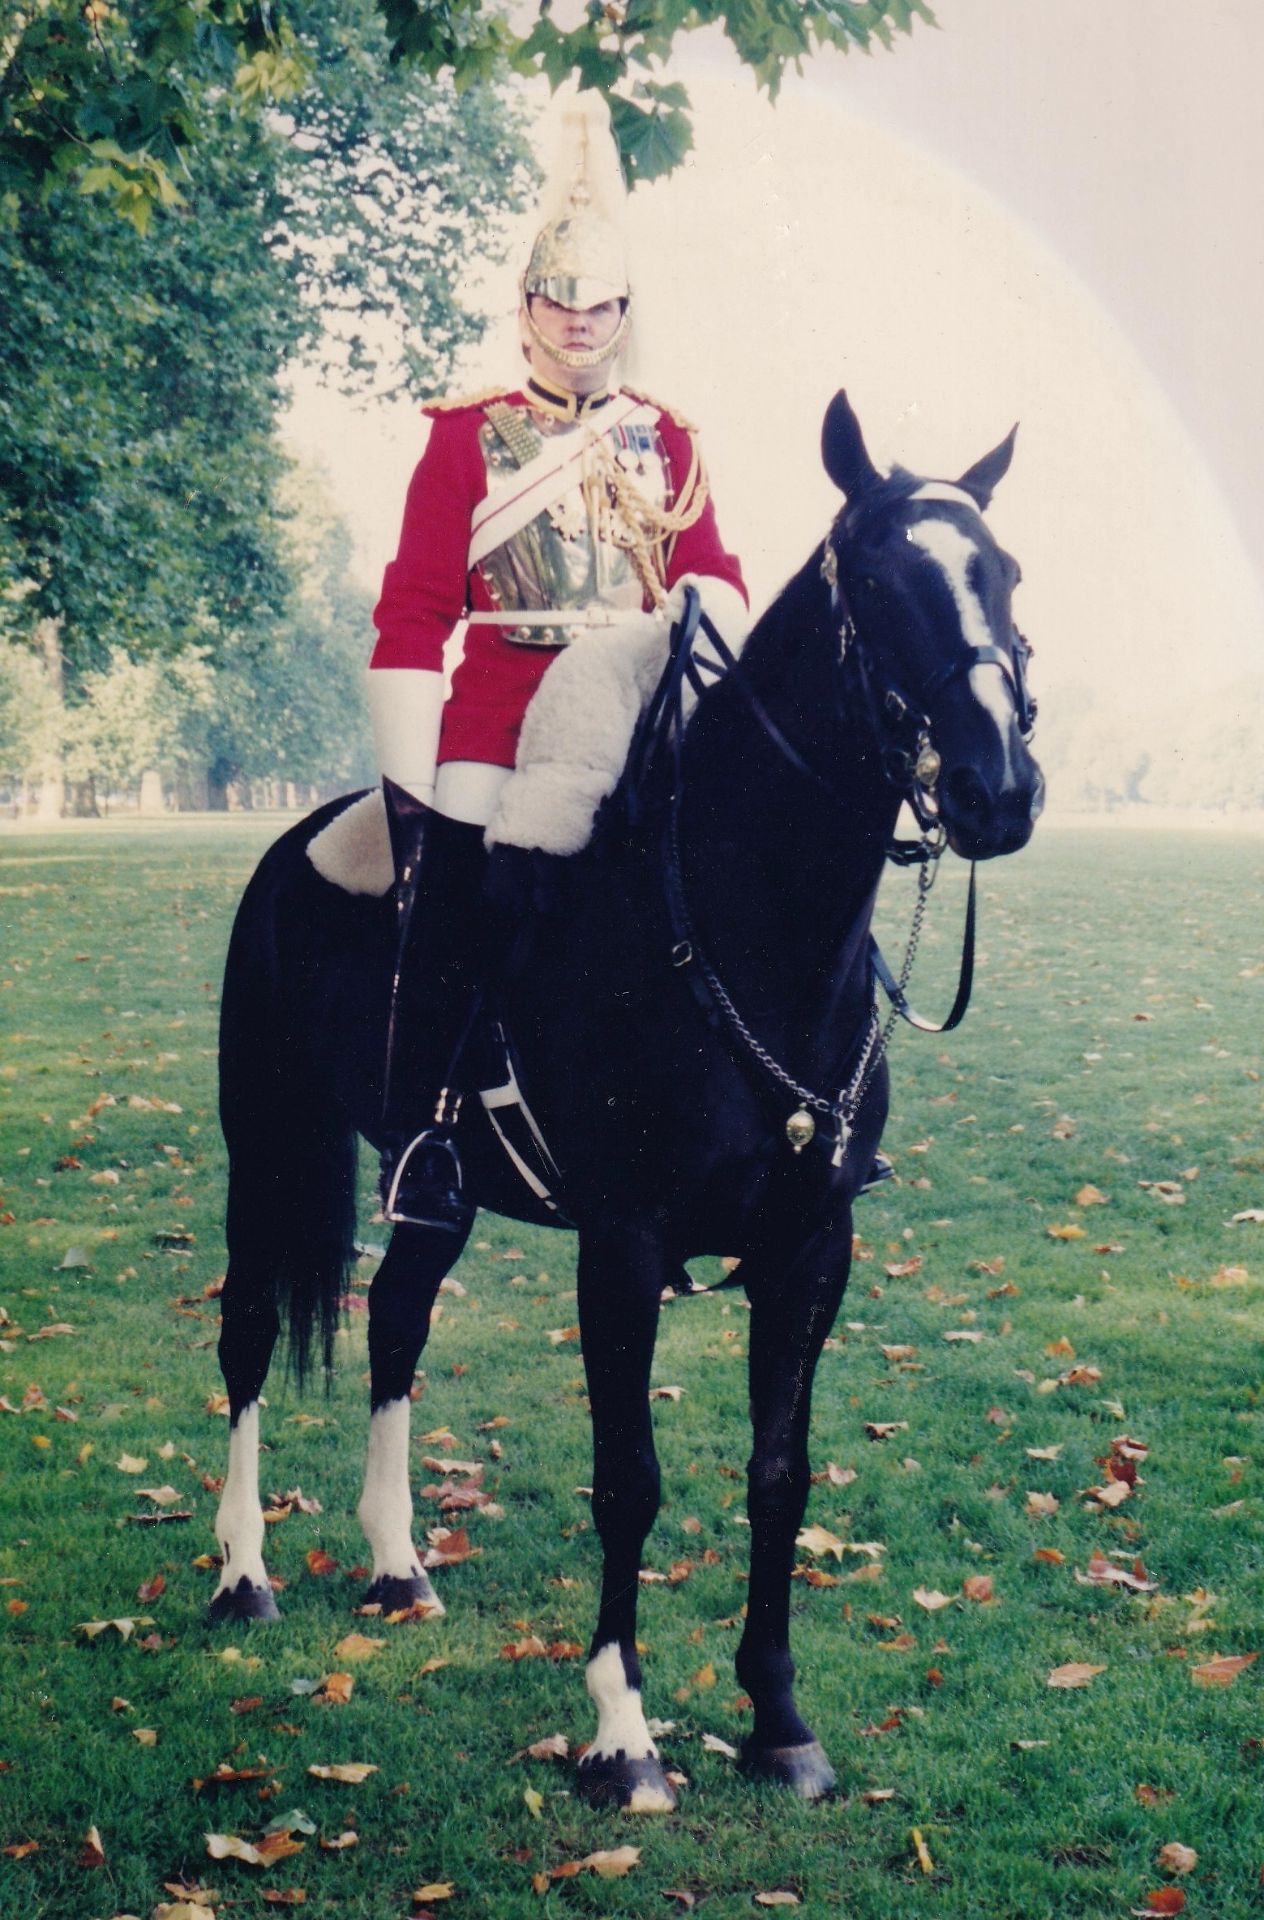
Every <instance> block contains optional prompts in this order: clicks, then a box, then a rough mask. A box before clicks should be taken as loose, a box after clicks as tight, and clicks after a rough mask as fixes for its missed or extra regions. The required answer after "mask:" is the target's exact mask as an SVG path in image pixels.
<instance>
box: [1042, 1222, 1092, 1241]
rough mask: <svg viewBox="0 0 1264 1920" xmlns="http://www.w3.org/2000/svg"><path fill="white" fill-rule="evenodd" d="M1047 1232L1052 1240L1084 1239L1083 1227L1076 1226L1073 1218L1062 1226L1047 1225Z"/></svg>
mask: <svg viewBox="0 0 1264 1920" xmlns="http://www.w3.org/2000/svg"><path fill="white" fill-rule="evenodd" d="M1045 1232H1046V1233H1047V1234H1048V1236H1049V1238H1050V1239H1051V1240H1082V1239H1083V1238H1084V1229H1083V1227H1078V1226H1076V1224H1075V1222H1074V1221H1073V1220H1069V1221H1067V1222H1066V1223H1065V1224H1064V1225H1061V1226H1049V1227H1046V1228H1045Z"/></svg>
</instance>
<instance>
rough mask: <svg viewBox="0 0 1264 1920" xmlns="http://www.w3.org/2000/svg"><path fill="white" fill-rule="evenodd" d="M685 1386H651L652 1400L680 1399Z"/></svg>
mask: <svg viewBox="0 0 1264 1920" xmlns="http://www.w3.org/2000/svg"><path fill="white" fill-rule="evenodd" d="M684 1391H685V1390H684V1388H683V1387H651V1388H650V1399H651V1400H679V1399H680V1397H681V1395H682V1394H683V1393H684Z"/></svg>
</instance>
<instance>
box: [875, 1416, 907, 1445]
mask: <svg viewBox="0 0 1264 1920" xmlns="http://www.w3.org/2000/svg"><path fill="white" fill-rule="evenodd" d="M907 1431H908V1421H907V1420H866V1421H865V1433H866V1435H867V1436H868V1438H869V1439H870V1440H889V1439H891V1437H892V1435H893V1434H897V1433H907Z"/></svg>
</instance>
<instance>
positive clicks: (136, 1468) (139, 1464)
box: [114, 1453, 149, 1473]
mask: <svg viewBox="0 0 1264 1920" xmlns="http://www.w3.org/2000/svg"><path fill="white" fill-rule="evenodd" d="M114 1464H115V1466H116V1467H117V1468H118V1470H119V1472H120V1473H144V1471H145V1468H146V1467H147V1466H148V1465H149V1462H148V1460H145V1459H142V1458H139V1457H138V1456H137V1455H136V1454H134V1453H121V1454H120V1455H119V1457H118V1459H117V1460H116V1461H115V1462H114Z"/></svg>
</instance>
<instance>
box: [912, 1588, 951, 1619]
mask: <svg viewBox="0 0 1264 1920" xmlns="http://www.w3.org/2000/svg"><path fill="white" fill-rule="evenodd" d="M913 1598H914V1600H915V1601H916V1602H917V1604H918V1606H919V1607H925V1609H926V1611H927V1613H938V1611H939V1609H940V1608H941V1607H950V1606H951V1605H952V1595H951V1594H950V1593H940V1591H939V1589H938V1587H914V1589H913Z"/></svg>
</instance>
